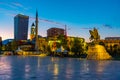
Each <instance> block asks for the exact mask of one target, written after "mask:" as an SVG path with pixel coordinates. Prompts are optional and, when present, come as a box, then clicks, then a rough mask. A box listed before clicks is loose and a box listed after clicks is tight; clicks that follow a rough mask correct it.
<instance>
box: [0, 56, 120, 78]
mask: <svg viewBox="0 0 120 80" xmlns="http://www.w3.org/2000/svg"><path fill="white" fill-rule="evenodd" d="M119 79H120V61H114V60H102V61H95V60H80V59H79V58H57V57H43V58H42V57H37V56H28V57H24V56H0V80H119Z"/></svg>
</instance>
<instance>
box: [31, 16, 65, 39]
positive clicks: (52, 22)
mask: <svg viewBox="0 0 120 80" xmlns="http://www.w3.org/2000/svg"><path fill="white" fill-rule="evenodd" d="M29 18H30V19H32V20H35V18H34V17H29ZM39 21H44V22H47V23H51V24H56V25H60V26H62V27H64V30H65V31H64V34H65V37H66V38H67V25H66V24H62V23H59V22H55V21H52V20H47V19H41V18H39Z"/></svg>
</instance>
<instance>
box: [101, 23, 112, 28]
mask: <svg viewBox="0 0 120 80" xmlns="http://www.w3.org/2000/svg"><path fill="white" fill-rule="evenodd" d="M103 27H104V28H107V29H112V28H113V27H112V26H111V25H108V24H104V25H103Z"/></svg>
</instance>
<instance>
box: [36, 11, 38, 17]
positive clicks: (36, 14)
mask: <svg viewBox="0 0 120 80" xmlns="http://www.w3.org/2000/svg"><path fill="white" fill-rule="evenodd" d="M36 18H38V10H37V9H36Z"/></svg>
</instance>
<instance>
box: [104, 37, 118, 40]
mask: <svg viewBox="0 0 120 80" xmlns="http://www.w3.org/2000/svg"><path fill="white" fill-rule="evenodd" d="M105 40H120V37H106V38H105Z"/></svg>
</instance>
